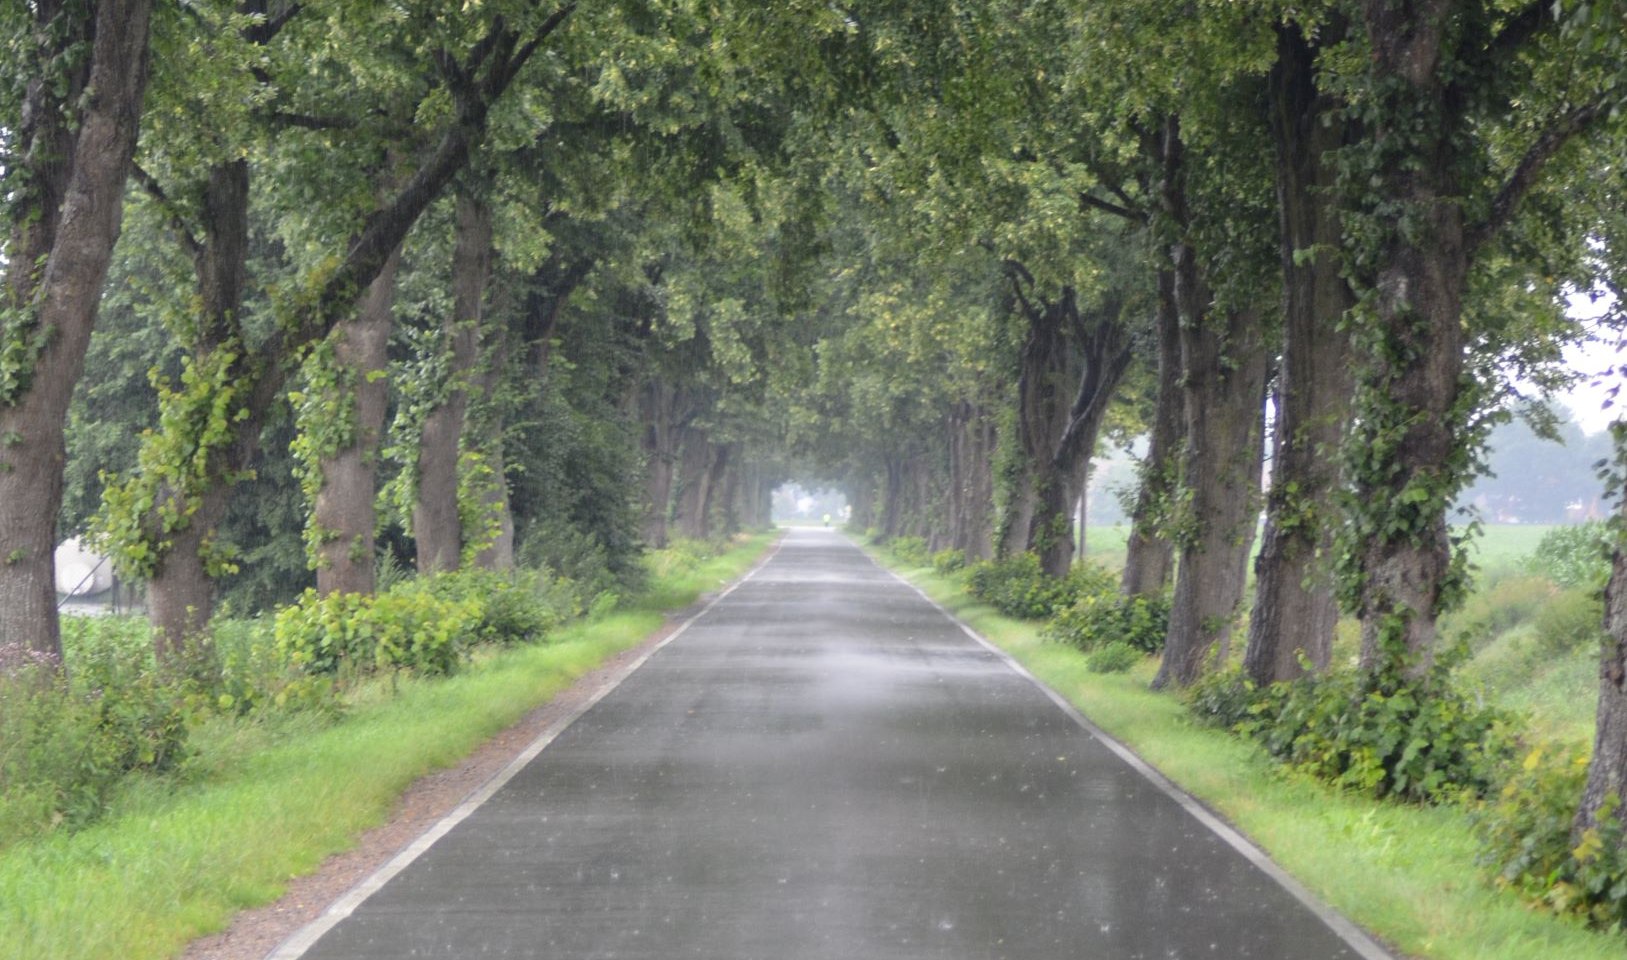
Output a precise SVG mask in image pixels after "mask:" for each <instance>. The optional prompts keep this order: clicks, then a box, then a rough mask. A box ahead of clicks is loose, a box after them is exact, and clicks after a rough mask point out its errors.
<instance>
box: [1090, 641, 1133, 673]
mask: <svg viewBox="0 0 1627 960" xmlns="http://www.w3.org/2000/svg"><path fill="white" fill-rule="evenodd" d="M1145 656H1146V654H1145V653H1143V652H1142V651H1141V650H1139V649H1137V648H1136V647H1133V646H1131V645H1130V644H1128V643H1125V642H1124V641H1122V640H1114V641H1113V642H1111V643H1108V644H1105V645H1103V646H1100V647H1097V648H1096V649H1095V650H1093V651H1091V653H1090V655H1089V656H1087V657H1085V669H1086V670H1089V671H1091V672H1092V673H1124V672H1125V671H1126V670H1129V669H1130V668H1131V667H1133V666H1135V665H1136V664H1138V663H1140V662H1141V660H1142V658H1143V657H1145Z"/></svg>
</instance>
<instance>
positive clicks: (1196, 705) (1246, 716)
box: [1186, 665, 1265, 734]
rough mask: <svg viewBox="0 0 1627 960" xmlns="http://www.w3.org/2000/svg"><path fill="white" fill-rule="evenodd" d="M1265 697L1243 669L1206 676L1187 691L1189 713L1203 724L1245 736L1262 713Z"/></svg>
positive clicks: (1236, 668) (1226, 670) (1226, 669)
mask: <svg viewBox="0 0 1627 960" xmlns="http://www.w3.org/2000/svg"><path fill="white" fill-rule="evenodd" d="M1264 701H1265V696H1264V695H1263V694H1262V693H1261V692H1260V690H1259V688H1258V687H1256V686H1255V685H1254V681H1252V680H1250V679H1249V678H1248V677H1246V676H1244V674H1243V669H1242V668H1241V667H1239V666H1236V665H1233V666H1228V667H1226V668H1224V669H1221V670H1216V671H1214V672H1212V673H1206V674H1204V675H1203V676H1201V677H1199V678H1198V681H1197V682H1196V683H1194V684H1192V686H1190V687H1188V688H1187V689H1186V705H1187V709H1189V710H1191V711H1192V715H1193V716H1194V717H1196V718H1197V719H1198V720H1199V721H1200V722H1201V723H1204V724H1206V725H1207V726H1211V727H1219V728H1221V729H1222V730H1230V731H1232V732H1233V733H1237V734H1242V733H1243V732H1244V731H1245V730H1251V729H1252V728H1246V727H1244V726H1243V724H1244V723H1245V722H1249V721H1252V720H1253V719H1254V718H1255V716H1256V715H1257V713H1259V712H1262V711H1263V710H1264V709H1265V707H1264V706H1263V704H1264Z"/></svg>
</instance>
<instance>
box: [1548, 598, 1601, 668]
mask: <svg viewBox="0 0 1627 960" xmlns="http://www.w3.org/2000/svg"><path fill="white" fill-rule="evenodd" d="M1531 625H1532V627H1533V628H1534V629H1535V630H1536V632H1537V636H1538V637H1539V638H1541V641H1542V647H1543V649H1544V650H1547V651H1549V652H1550V653H1570V652H1571V651H1573V650H1579V649H1583V648H1587V649H1592V648H1593V647H1595V646H1597V645H1598V642H1599V640H1600V638H1602V637H1603V636H1604V600H1603V598H1601V597H1600V596H1599V594H1598V593H1597V592H1596V591H1595V590H1593V589H1591V588H1588V589H1571V590H1564V591H1561V592H1560V593H1559V594H1558V595H1557V596H1555V597H1553V599H1551V600H1549V601H1548V602H1547V603H1546V604H1544V605H1543V607H1542V609H1541V610H1538V611H1537V615H1536V617H1535V619H1534V620H1533V621H1532V624H1531Z"/></svg>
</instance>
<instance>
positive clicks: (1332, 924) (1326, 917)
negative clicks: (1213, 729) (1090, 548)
mask: <svg viewBox="0 0 1627 960" xmlns="http://www.w3.org/2000/svg"><path fill="white" fill-rule="evenodd" d="M859 552H860V553H864V555H865V556H866V557H868V558H869V560H870V562H871V563H873V564H875V565H876V566H877V567H879V568H880V569H882V570H885V571H886V572H887V573H889V574H891V575H892V577H893V579H895V580H897V581H898V582H899V583H902V584H903V585H904V586H906V587H909V588H910V589H911V590H914V591H915V592H916V593H918V594H920V596H921V599H923V600H925V601H926V602H927V603H930V604H932V606H933V607H934V608H935V609H936V610H937V611H938V612H939V613H941V614H943V615H944V616H945V617H947V618H948V619H949V621H950V622H951V623H953V624H955V625H956V626H957V627H960V629H961V631H962V632H964V633H965V634H966V635H967V636H968V637H971V638H972V639H973V640H975V641H976V642H977V643H979V644H981V645H982V646H983V647H984V648H985V649H987V650H988V651H989V652H990V653H993V654H994V655H995V656H996V657H999V658H1000V659H1001V660H1002V661H1003V662H1004V663H1005V665H1006V666H1008V667H1010V668H1011V669H1012V670H1013V671H1015V672H1016V673H1017V675H1018V676H1021V677H1023V678H1024V679H1026V680H1027V681H1028V682H1030V683H1032V684H1033V685H1034V686H1036V687H1038V688H1039V689H1040V691H1041V692H1043V693H1044V694H1045V695H1046V696H1047V697H1049V698H1050V699H1051V702H1052V703H1054V704H1056V705H1057V706H1058V707H1060V708H1061V709H1062V712H1063V713H1065V714H1067V715H1068V716H1070V717H1072V718H1073V721H1074V722H1075V723H1077V724H1079V726H1081V727H1083V728H1084V730H1085V732H1086V733H1088V734H1090V735H1091V736H1093V737H1095V738H1096V739H1097V740H1099V741H1101V743H1102V745H1103V746H1105V747H1107V749H1109V750H1111V751H1113V753H1114V754H1116V755H1117V756H1118V758H1119V759H1120V760H1123V761H1124V762H1125V763H1127V764H1129V765H1130V766H1131V768H1132V769H1134V770H1135V771H1136V772H1137V773H1139V774H1141V775H1142V776H1143V777H1146V778H1147V779H1148V780H1150V781H1151V782H1152V785H1153V786H1155V787H1157V788H1158V789H1159V790H1162V791H1163V792H1164V793H1165V794H1166V795H1168V796H1169V798H1170V799H1172V800H1174V801H1175V802H1176V803H1178V804H1180V805H1181V808H1182V809H1184V810H1185V811H1186V812H1187V813H1189V814H1191V815H1192V816H1193V817H1194V818H1195V819H1196V820H1197V821H1198V822H1199V823H1201V824H1203V825H1204V826H1205V827H1208V828H1209V829H1210V830H1211V831H1212V832H1213V833H1215V834H1216V835H1218V836H1219V837H1220V839H1222V840H1224V841H1226V844H1227V845H1228V846H1230V847H1231V848H1232V849H1233V850H1236V851H1237V852H1238V853H1240V854H1242V855H1243V858H1244V859H1245V860H1247V861H1248V862H1249V863H1252V864H1253V865H1254V866H1255V867H1256V868H1258V869H1259V870H1260V872H1262V873H1264V874H1265V875H1266V876H1268V877H1270V878H1271V879H1272V880H1275V881H1276V882H1277V885H1278V886H1280V887H1282V888H1283V889H1284V890H1286V891H1288V893H1289V895H1290V896H1292V897H1293V898H1294V899H1295V900H1298V901H1299V902H1300V903H1302V904H1304V905H1305V907H1306V909H1308V910H1310V911H1311V912H1312V913H1314V914H1316V916H1317V918H1318V919H1320V920H1321V921H1322V922H1323V923H1325V924H1327V926H1328V927H1329V929H1331V930H1332V931H1333V932H1334V933H1335V934H1337V935H1338V936H1339V938H1340V939H1341V940H1343V941H1344V942H1345V943H1347V944H1349V945H1350V949H1352V950H1354V951H1356V953H1357V954H1358V955H1359V956H1360V957H1361V958H1362V960H1396V956H1395V954H1393V953H1391V952H1390V951H1389V950H1386V949H1385V948H1384V946H1383V945H1382V944H1380V943H1379V942H1378V941H1377V940H1374V939H1373V938H1372V937H1370V936H1368V934H1367V932H1366V931H1365V930H1363V929H1362V928H1360V927H1358V926H1356V925H1355V924H1354V923H1352V922H1351V921H1350V920H1349V919H1348V918H1347V917H1345V916H1344V915H1343V914H1341V913H1339V912H1338V911H1336V910H1334V909H1333V908H1332V907H1330V906H1328V905H1327V904H1326V903H1323V902H1322V900H1321V898H1320V897H1318V896H1317V895H1316V894H1314V893H1312V892H1311V891H1310V890H1308V889H1306V887H1305V885H1304V884H1302V883H1300V882H1299V881H1298V880H1295V879H1294V878H1293V877H1292V876H1291V875H1290V874H1289V873H1288V872H1287V871H1286V870H1284V869H1283V868H1282V867H1280V866H1278V865H1277V863H1276V861H1274V860H1272V859H1271V858H1270V857H1268V856H1266V853H1265V851H1264V850H1261V849H1260V848H1259V847H1257V846H1255V845H1254V841H1252V840H1250V839H1248V838H1247V837H1245V836H1243V835H1242V834H1241V833H1239V832H1237V830H1236V829H1235V828H1234V827H1232V825H1231V824H1229V823H1227V822H1226V821H1224V820H1222V819H1220V818H1219V817H1217V816H1215V815H1214V814H1213V813H1211V812H1210V811H1209V809H1208V808H1207V807H1205V806H1204V805H1203V804H1201V803H1199V802H1198V801H1197V799H1196V798H1195V797H1193V796H1192V795H1191V794H1189V793H1187V792H1186V791H1185V790H1182V789H1181V788H1180V787H1178V786H1176V785H1175V784H1174V783H1173V782H1171V781H1170V779H1169V778H1168V777H1166V776H1164V775H1163V774H1162V773H1159V772H1158V770H1157V768H1155V767H1153V766H1152V765H1151V764H1149V763H1147V761H1145V760H1143V759H1141V757H1139V756H1137V755H1136V753H1135V751H1133V750H1131V749H1130V748H1129V747H1127V746H1125V745H1124V744H1123V743H1120V742H1119V741H1118V740H1117V739H1115V738H1114V737H1112V736H1111V735H1110V734H1108V732H1107V731H1106V730H1103V729H1102V728H1101V727H1098V726H1096V724H1094V723H1092V722H1091V720H1090V718H1089V717H1086V716H1085V715H1084V714H1083V713H1080V712H1079V708H1077V707H1075V706H1074V705H1073V704H1072V703H1069V702H1068V699H1067V698H1066V697H1064V696H1062V694H1060V693H1058V692H1056V691H1055V690H1053V689H1051V687H1050V686H1049V685H1048V684H1046V683H1045V682H1044V681H1042V680H1040V678H1038V677H1036V676H1034V675H1033V674H1032V673H1030V672H1029V670H1028V668H1027V667H1025V666H1023V665H1022V664H1021V663H1018V662H1017V660H1016V658H1015V657H1013V656H1012V655H1011V654H1009V653H1007V652H1005V651H1004V650H1002V649H1000V648H999V647H997V646H995V645H994V643H993V642H991V641H990V640H988V639H987V638H985V637H984V636H983V635H982V634H980V633H978V632H977V631H976V630H973V629H972V628H971V627H970V626H968V625H967V624H966V622H965V621H964V620H962V619H960V618H959V617H957V616H955V615H954V614H953V613H950V612H949V611H948V609H946V608H945V607H944V606H943V604H941V603H939V602H938V601H936V600H934V599H932V598H931V597H929V596H927V593H926V591H925V590H922V589H921V588H920V587H918V586H916V585H915V584H913V583H911V582H909V581H908V580H906V579H904V577H903V576H901V575H899V574H898V573H897V572H896V571H894V570H892V569H891V568H889V567H886V566H884V565H883V564H882V563H881V562H880V561H878V560H877V559H876V558H875V557H873V556H870V554H869V553H865V551H863V550H860V551H859Z"/></svg>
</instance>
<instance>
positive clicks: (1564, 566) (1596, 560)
mask: <svg viewBox="0 0 1627 960" xmlns="http://www.w3.org/2000/svg"><path fill="white" fill-rule="evenodd" d="M1614 542H1615V541H1614V539H1613V537H1612V536H1611V532H1610V526H1609V525H1608V524H1606V523H1605V522H1604V521H1602V520H1589V521H1588V522H1587V523H1581V524H1576V525H1574V526H1566V527H1555V528H1554V529H1552V530H1549V531H1548V532H1547V533H1545V534H1543V537H1542V540H1541V541H1539V542H1538V543H1537V548H1536V549H1535V550H1533V551H1532V552H1531V557H1530V559H1529V560H1528V561H1527V562H1526V566H1527V567H1528V568H1529V569H1530V570H1531V572H1532V573H1535V574H1538V575H1540V576H1544V577H1547V578H1548V579H1550V580H1552V581H1553V582H1555V583H1557V584H1559V585H1560V586H1562V587H1602V586H1604V582H1605V581H1606V580H1607V579H1609V577H1610V551H1611V548H1612V547H1613V546H1614Z"/></svg>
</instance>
